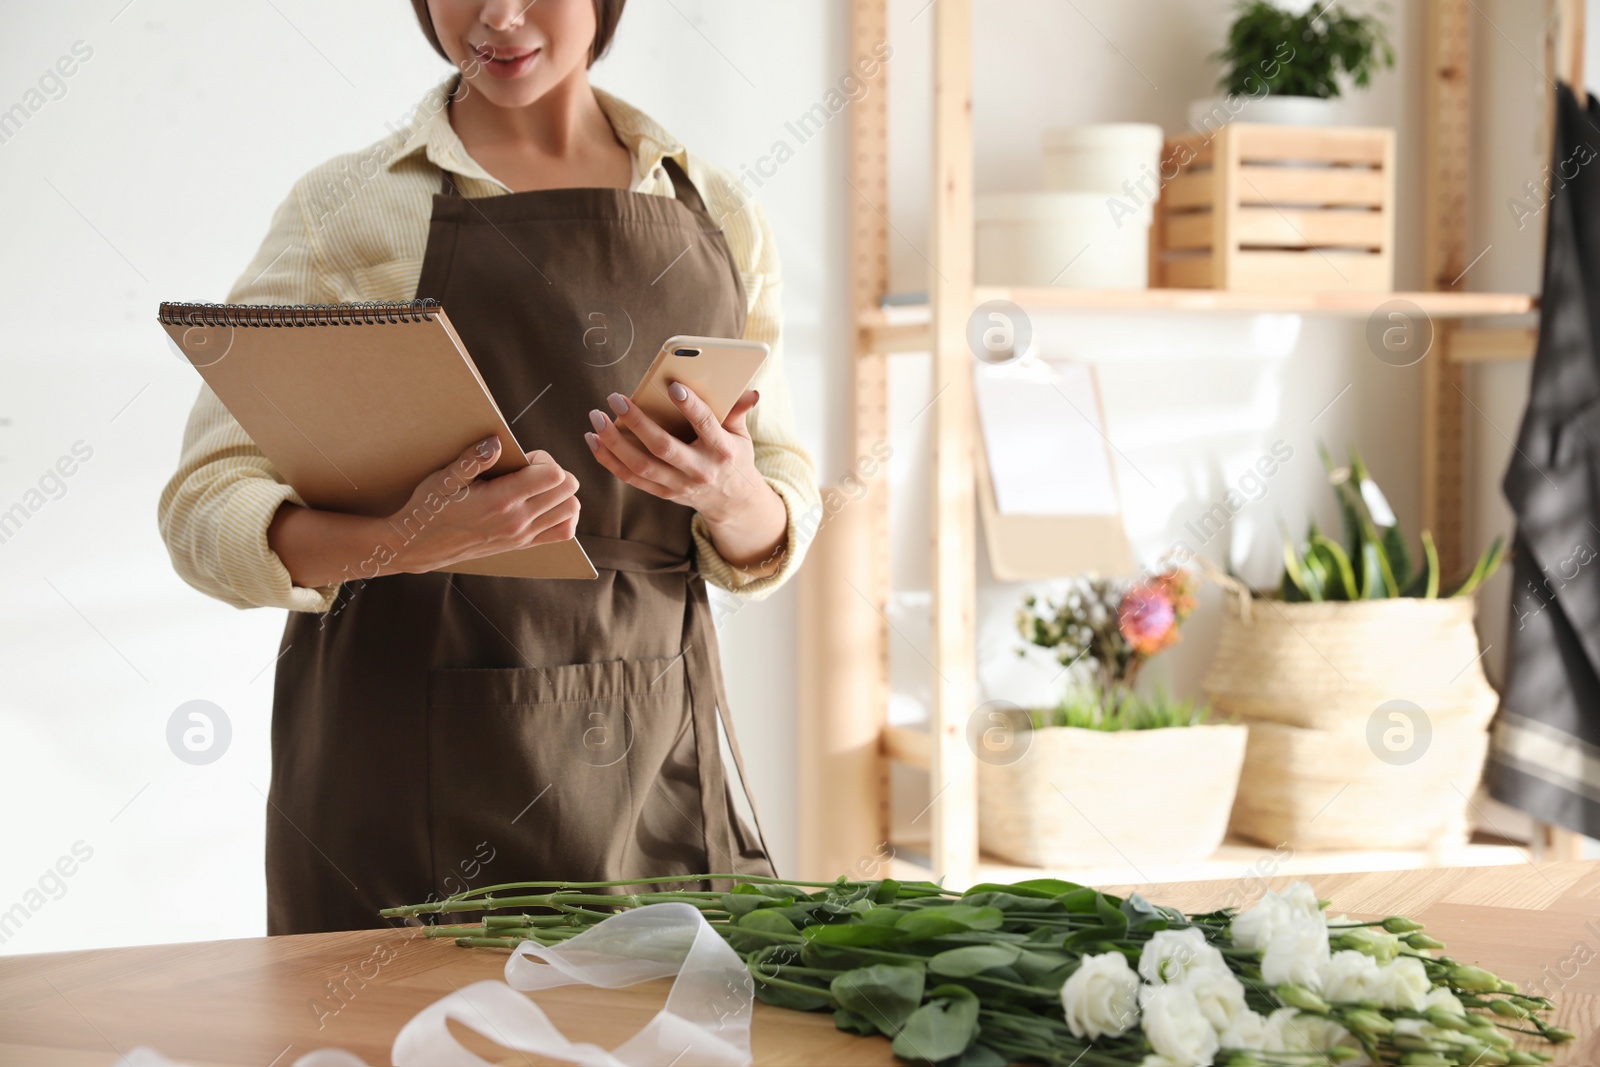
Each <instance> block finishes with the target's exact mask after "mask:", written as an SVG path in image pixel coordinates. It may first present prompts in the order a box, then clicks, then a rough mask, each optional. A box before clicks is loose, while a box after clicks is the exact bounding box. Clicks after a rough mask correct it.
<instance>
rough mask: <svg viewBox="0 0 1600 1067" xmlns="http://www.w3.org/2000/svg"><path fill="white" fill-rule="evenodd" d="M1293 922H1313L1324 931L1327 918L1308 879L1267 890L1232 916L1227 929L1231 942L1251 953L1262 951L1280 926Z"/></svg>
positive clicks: (1293, 923) (1292, 923)
mask: <svg viewBox="0 0 1600 1067" xmlns="http://www.w3.org/2000/svg"><path fill="white" fill-rule="evenodd" d="M1297 921H1304V922H1307V923H1309V922H1316V923H1318V924H1320V925H1321V926H1322V927H1323V930H1324V933H1326V930H1327V923H1328V920H1327V917H1326V916H1324V915H1323V914H1322V908H1321V907H1320V906H1319V905H1318V903H1317V894H1316V893H1315V892H1313V891H1312V889H1311V883H1310V882H1295V883H1294V884H1293V885H1291V886H1289V888H1287V889H1269V890H1268V891H1267V892H1266V893H1265V894H1263V895H1262V897H1261V899H1260V900H1258V901H1256V903H1255V905H1254V906H1252V907H1250V908H1247V909H1245V910H1244V911H1242V912H1240V913H1239V914H1237V915H1235V916H1234V917H1233V922H1231V923H1230V924H1229V925H1228V932H1229V934H1230V935H1231V936H1232V938H1233V943H1234V944H1236V945H1240V946H1242V947H1244V948H1247V949H1249V950H1250V951H1251V952H1265V951H1266V950H1267V945H1268V944H1269V943H1270V942H1271V941H1272V936H1273V934H1275V933H1276V932H1277V931H1278V930H1279V929H1280V928H1282V927H1285V926H1291V925H1296V924H1297Z"/></svg>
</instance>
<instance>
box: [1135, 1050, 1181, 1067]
mask: <svg viewBox="0 0 1600 1067" xmlns="http://www.w3.org/2000/svg"><path fill="white" fill-rule="evenodd" d="M1139 1067H1184V1065H1183V1064H1181V1063H1179V1062H1178V1061H1177V1060H1169V1059H1167V1058H1166V1057H1165V1056H1158V1055H1157V1054H1155V1053H1154V1052H1152V1053H1150V1055H1148V1056H1146V1057H1145V1058H1144V1059H1142V1060H1140V1061H1139Z"/></svg>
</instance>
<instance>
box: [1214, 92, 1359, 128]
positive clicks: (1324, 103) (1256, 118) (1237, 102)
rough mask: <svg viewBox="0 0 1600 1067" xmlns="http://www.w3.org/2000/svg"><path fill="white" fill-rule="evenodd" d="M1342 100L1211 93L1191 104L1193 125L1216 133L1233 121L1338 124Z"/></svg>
mask: <svg viewBox="0 0 1600 1067" xmlns="http://www.w3.org/2000/svg"><path fill="white" fill-rule="evenodd" d="M1339 104H1340V102H1339V101H1338V100H1323V99H1322V98H1320V97H1315V96H1260V97H1255V96H1208V97H1205V98H1204V99H1201V100H1195V101H1193V102H1192V103H1190V105H1189V129H1191V130H1193V131H1194V132H1195V133H1204V134H1214V133H1216V132H1217V131H1218V130H1220V129H1221V128H1222V127H1224V126H1226V125H1227V124H1228V123H1230V122H1259V123H1264V124H1268V125H1276V126H1337V125H1339V123H1340V119H1341V117H1342V112H1341V110H1340V106H1339Z"/></svg>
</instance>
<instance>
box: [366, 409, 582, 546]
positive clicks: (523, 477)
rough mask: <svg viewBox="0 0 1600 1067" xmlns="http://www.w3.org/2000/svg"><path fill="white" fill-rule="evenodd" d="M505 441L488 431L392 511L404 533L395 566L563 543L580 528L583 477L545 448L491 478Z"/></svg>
mask: <svg viewBox="0 0 1600 1067" xmlns="http://www.w3.org/2000/svg"><path fill="white" fill-rule="evenodd" d="M499 456H500V439H499V438H498V437H486V438H484V439H483V440H482V441H479V442H478V443H477V444H475V445H472V446H469V447H468V448H467V449H465V450H464V451H463V452H462V453H461V455H459V456H457V457H456V460H455V462H453V463H451V464H450V466H448V467H445V468H444V469H442V470H437V471H434V472H433V473H432V474H430V475H428V477H426V478H424V479H423V480H422V482H421V484H419V485H418V486H417V488H416V489H415V490H414V491H413V492H412V494H411V499H410V500H408V501H406V504H405V506H404V507H402V508H401V509H400V510H399V511H398V512H396V513H395V514H393V515H391V516H390V517H389V526H390V527H391V528H392V529H393V530H395V531H396V533H398V534H399V535H400V537H401V540H402V544H401V546H400V548H399V550H398V551H397V552H396V555H395V560H394V563H393V568H394V569H396V570H402V571H409V572H412V573H422V572H425V571H434V570H438V569H439V568H440V567H447V566H449V565H451V564H452V563H459V562H461V561H462V560H467V559H477V558H478V557H480V556H493V555H498V554H499V553H501V552H511V551H514V550H516V549H519V548H531V547H532V546H534V545H543V544H549V543H550V542H553V541H565V540H568V539H569V538H571V537H572V536H573V535H574V534H575V533H576V531H577V528H578V496H577V493H578V479H576V478H574V477H573V476H572V475H571V474H570V473H568V472H567V471H564V470H562V469H561V467H560V466H559V465H558V464H557V463H556V461H555V460H553V459H551V458H550V454H549V453H547V452H542V451H541V452H529V453H528V465H527V466H526V467H523V468H522V469H521V470H517V471H513V472H511V473H510V474H502V475H500V476H499V477H497V478H494V479H480V478H478V475H479V474H480V473H482V472H483V471H486V470H489V469H490V468H491V467H493V466H494V462H495V460H496V459H498V458H499Z"/></svg>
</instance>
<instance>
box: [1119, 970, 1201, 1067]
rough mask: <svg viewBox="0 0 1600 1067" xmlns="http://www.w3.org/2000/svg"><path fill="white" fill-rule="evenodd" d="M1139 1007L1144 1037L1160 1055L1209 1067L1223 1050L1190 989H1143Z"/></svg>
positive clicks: (1144, 987)
mask: <svg viewBox="0 0 1600 1067" xmlns="http://www.w3.org/2000/svg"><path fill="white" fill-rule="evenodd" d="M1139 1006H1140V1008H1141V1009H1142V1011H1143V1013H1144V1018H1143V1023H1144V1036H1145V1037H1147V1038H1149V1039H1150V1044H1151V1046H1152V1047H1153V1048H1154V1049H1155V1050H1156V1051H1157V1052H1159V1053H1160V1054H1161V1055H1163V1056H1165V1057H1167V1058H1168V1059H1169V1060H1173V1061H1175V1062H1177V1063H1182V1064H1189V1065H1191V1067H1210V1065H1211V1061H1212V1057H1213V1056H1215V1055H1216V1054H1217V1049H1218V1048H1219V1047H1220V1045H1219V1042H1218V1040H1217V1032H1216V1031H1215V1030H1214V1029H1212V1028H1211V1023H1210V1021H1209V1020H1207V1019H1206V1017H1205V1015H1204V1014H1203V1013H1202V1012H1201V1011H1200V1004H1199V1002H1198V1001H1197V1000H1196V999H1195V996H1194V993H1193V992H1192V991H1190V989H1189V988H1188V987H1187V986H1182V985H1147V986H1140V987H1139Z"/></svg>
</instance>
